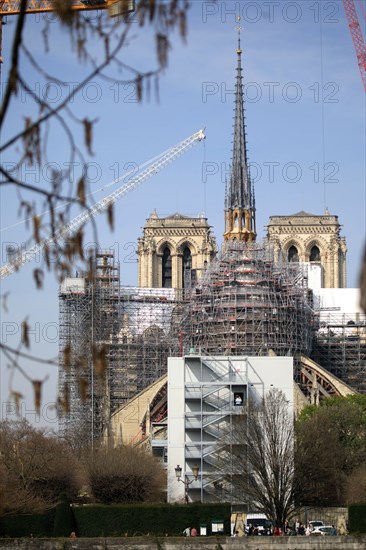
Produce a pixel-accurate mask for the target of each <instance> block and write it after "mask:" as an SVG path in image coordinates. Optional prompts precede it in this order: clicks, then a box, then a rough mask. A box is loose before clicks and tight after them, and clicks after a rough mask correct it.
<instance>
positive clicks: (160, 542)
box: [0, 536, 366, 550]
mask: <svg viewBox="0 0 366 550" xmlns="http://www.w3.org/2000/svg"><path fill="white" fill-rule="evenodd" d="M0 549H1V550H155V549H156V550H195V549H198V550H239V549H240V550H366V536H362V537H354V536H344V537H338V536H337V537H263V538H262V537H241V538H229V537H197V538H194V539H193V538H182V537H179V538H178V537H176V538H175V537H169V538H163V537H162V538H153V537H150V538H148V537H141V538H133V539H132V538H105V539H103V538H98V539H89V538H88V539H75V540H69V539H32V538H23V539H12V540H5V539H0Z"/></svg>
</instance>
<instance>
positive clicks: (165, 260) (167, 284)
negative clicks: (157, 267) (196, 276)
mask: <svg viewBox="0 0 366 550" xmlns="http://www.w3.org/2000/svg"><path fill="white" fill-rule="evenodd" d="M161 267H162V281H161V286H162V287H163V288H172V255H171V253H170V249H169V247H167V246H166V247H165V248H164V250H163V257H162V266H161Z"/></svg>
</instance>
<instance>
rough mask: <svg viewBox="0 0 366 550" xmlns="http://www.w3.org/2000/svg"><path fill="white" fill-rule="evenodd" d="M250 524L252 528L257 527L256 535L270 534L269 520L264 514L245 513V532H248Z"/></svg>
mask: <svg viewBox="0 0 366 550" xmlns="http://www.w3.org/2000/svg"><path fill="white" fill-rule="evenodd" d="M250 524H251V525H252V526H253V528H255V527H257V528H258V535H270V534H271V525H272V523H271V521H270V520H269V519H268V518H267V516H266V515H265V514H259V513H253V514H247V519H246V522H245V533H246V535H247V534H248V533H249V525H250Z"/></svg>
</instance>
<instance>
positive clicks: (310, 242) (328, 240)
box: [267, 210, 347, 288]
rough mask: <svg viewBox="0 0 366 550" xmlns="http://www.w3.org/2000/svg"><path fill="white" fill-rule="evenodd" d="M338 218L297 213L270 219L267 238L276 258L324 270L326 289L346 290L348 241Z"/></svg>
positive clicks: (323, 278) (326, 213)
mask: <svg viewBox="0 0 366 550" xmlns="http://www.w3.org/2000/svg"><path fill="white" fill-rule="evenodd" d="M340 230H341V226H340V224H339V221H338V216H333V215H331V214H329V212H328V210H326V212H325V214H324V215H320V216H319V215H315V214H308V213H307V212H298V213H297V214H293V215H292V216H271V217H270V219H269V224H268V233H267V237H268V239H269V240H270V242H271V243H272V244H273V247H274V251H275V255H276V256H277V257H278V258H280V257H282V259H283V260H285V261H289V262H291V261H292V262H310V263H314V264H315V265H320V266H321V271H322V281H321V286H322V287H323V288H344V287H346V252H347V247H346V241H345V238H344V237H341V236H340Z"/></svg>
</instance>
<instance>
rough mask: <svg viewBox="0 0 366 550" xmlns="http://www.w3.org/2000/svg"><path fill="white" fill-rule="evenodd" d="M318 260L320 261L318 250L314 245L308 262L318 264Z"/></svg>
mask: <svg viewBox="0 0 366 550" xmlns="http://www.w3.org/2000/svg"><path fill="white" fill-rule="evenodd" d="M320 260H321V257H320V250H319V248H318V247H317V246H316V245H314V246H313V247H312V248H311V250H310V261H311V262H320Z"/></svg>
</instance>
